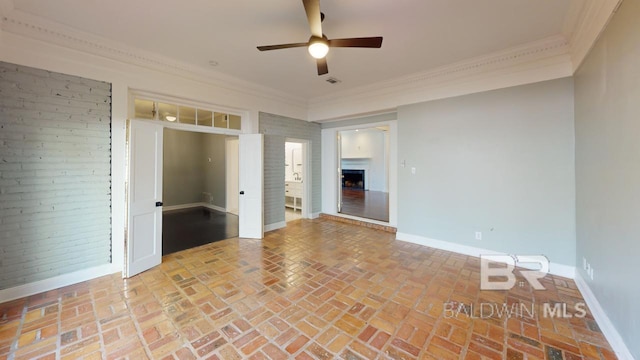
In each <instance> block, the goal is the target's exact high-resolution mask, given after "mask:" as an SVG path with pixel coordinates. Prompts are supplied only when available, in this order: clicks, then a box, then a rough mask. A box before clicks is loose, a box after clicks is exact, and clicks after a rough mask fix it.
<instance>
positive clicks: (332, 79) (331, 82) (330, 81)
mask: <svg viewBox="0 0 640 360" xmlns="http://www.w3.org/2000/svg"><path fill="white" fill-rule="evenodd" d="M327 82H328V83H329V84H332V85H335V84H338V83H341V82H342V81H340V80H338V79H336V78H334V77H330V78H328V79H327Z"/></svg>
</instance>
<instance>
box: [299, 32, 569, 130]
mask: <svg viewBox="0 0 640 360" xmlns="http://www.w3.org/2000/svg"><path fill="white" fill-rule="evenodd" d="M524 72H536V74H537V77H531V76H525V75H523V73H524ZM566 76H571V62H570V56H569V44H568V42H567V40H566V39H565V37H564V36H561V35H558V36H553V37H549V38H546V39H543V40H539V41H534V42H531V43H528V44H524V45H520V46H516V47H512V48H509V49H506V50H502V51H498V52H494V53H491V54H487V55H483V56H479V57H476V58H473V59H468V60H464V61H460V62H457V63H454V64H450V65H446V66H442V67H439V68H436V69H432V70H429V71H425V72H420V73H416V74H412V75H409V76H405V77H401V78H396V79H392V80H390V81H386V82H381V83H377V84H373V85H367V86H363V87H358V88H354V89H348V90H344V91H341V92H336V93H333V94H331V95H329V96H324V97H319V98H316V99H313V100H312V101H310V102H309V119H310V121H332V120H339V119H342V118H344V117H345V116H353V114H354V113H353V111H352V110H356V111H357V113H366V112H372V111H377V110H384V109H389V108H392V107H397V106H400V105H407V104H411V103H418V102H423V101H428V100H434V99H439V98H445V97H452V96H459V95H464V94H468V93H472V92H479V91H487V90H493V89H497V88H500V87H509V86H515V85H521V84H523V83H528V82H529V83H530V82H536V81H543V80H549V79H552V78H560V77H566ZM478 80H482V81H483V82H484V84H482V85H478V83H477V82H478ZM354 104H356V106H355V109H354V108H353V107H352V108H351V109H348V108H349V107H350V106H349V105H354ZM349 111H351V112H349Z"/></svg>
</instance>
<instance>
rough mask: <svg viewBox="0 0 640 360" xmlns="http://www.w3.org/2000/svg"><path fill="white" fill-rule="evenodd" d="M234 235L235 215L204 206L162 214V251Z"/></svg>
mask: <svg viewBox="0 0 640 360" xmlns="http://www.w3.org/2000/svg"><path fill="white" fill-rule="evenodd" d="M237 236H238V216H236V215H233V214H229V213H224V212H220V211H215V210H210V209H207V208H192V209H184V210H175V211H168V212H165V213H164V214H162V255H167V254H171V253H174V252H177V251H181V250H186V249H191V248H193V247H196V246H200V245H204V244H208V243H212V242H214V241H219V240H224V239H229V238H234V237H237Z"/></svg>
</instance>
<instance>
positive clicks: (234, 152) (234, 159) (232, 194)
mask: <svg viewBox="0 0 640 360" xmlns="http://www.w3.org/2000/svg"><path fill="white" fill-rule="evenodd" d="M225 147H226V153H225V156H226V161H225V164H226V178H227V182H226V191H227V196H226V198H227V199H226V200H227V202H226V206H225V207H226V209H227V212H228V213H231V214H233V215H238V214H239V213H238V208H239V206H240V205H239V195H238V192H239V191H240V188H239V187H238V186H239V184H238V176H239V174H238V165H239V160H238V156H239V155H238V139H229V138H227V139H226V143H225Z"/></svg>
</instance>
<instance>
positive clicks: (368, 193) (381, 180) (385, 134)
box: [338, 126, 389, 222]
mask: <svg viewBox="0 0 640 360" xmlns="http://www.w3.org/2000/svg"><path fill="white" fill-rule="evenodd" d="M339 154H340V168H341V173H340V185H341V190H340V192H339V196H340V198H339V200H338V203H339V204H340V210H339V212H340V213H342V214H347V215H352V216H356V217H361V218H367V219H372V220H379V221H383V222H389V127H388V126H379V127H373V128H366V127H365V128H362V129H355V130H344V131H341V132H340V151H339Z"/></svg>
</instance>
